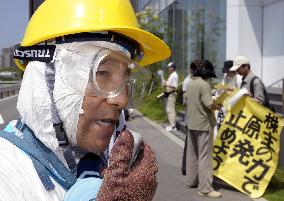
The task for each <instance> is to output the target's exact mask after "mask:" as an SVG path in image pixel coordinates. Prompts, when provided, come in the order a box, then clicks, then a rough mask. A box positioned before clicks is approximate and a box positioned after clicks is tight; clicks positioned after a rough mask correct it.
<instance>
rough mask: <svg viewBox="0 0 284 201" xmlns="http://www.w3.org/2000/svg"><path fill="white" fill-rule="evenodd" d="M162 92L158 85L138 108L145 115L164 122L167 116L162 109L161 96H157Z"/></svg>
mask: <svg viewBox="0 0 284 201" xmlns="http://www.w3.org/2000/svg"><path fill="white" fill-rule="evenodd" d="M161 93H163V88H161V87H159V88H157V89H156V90H154V91H153V92H152V93H151V94H150V95H148V96H146V97H145V98H144V100H143V102H142V103H141V104H140V105H139V107H138V110H139V111H140V112H141V113H142V114H143V115H144V116H146V117H148V118H149V119H151V120H154V121H157V122H166V121H167V117H166V113H165V111H164V109H163V98H162V97H161V98H157V96H158V95H159V94H161Z"/></svg>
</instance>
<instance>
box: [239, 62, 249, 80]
mask: <svg viewBox="0 0 284 201" xmlns="http://www.w3.org/2000/svg"><path fill="white" fill-rule="evenodd" d="M236 71H237V73H238V74H239V75H241V76H244V77H245V76H246V75H247V74H248V72H249V68H248V66H247V65H246V64H243V65H241V66H240V67H239V68H238V69H237V70H236Z"/></svg>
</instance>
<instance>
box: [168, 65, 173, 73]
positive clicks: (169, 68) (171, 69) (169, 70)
mask: <svg viewBox="0 0 284 201" xmlns="http://www.w3.org/2000/svg"><path fill="white" fill-rule="evenodd" d="M168 72H169V73H170V74H171V73H172V72H174V68H173V67H172V66H170V67H168Z"/></svg>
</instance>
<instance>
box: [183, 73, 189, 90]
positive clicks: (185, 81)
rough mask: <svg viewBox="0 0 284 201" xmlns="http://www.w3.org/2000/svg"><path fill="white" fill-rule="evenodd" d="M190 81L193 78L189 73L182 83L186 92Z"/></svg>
mask: <svg viewBox="0 0 284 201" xmlns="http://www.w3.org/2000/svg"><path fill="white" fill-rule="evenodd" d="M190 81H191V78H190V76H189V75H188V76H186V78H185V79H184V80H183V83H182V91H183V92H185V91H186V89H187V88H188V85H189V83H190Z"/></svg>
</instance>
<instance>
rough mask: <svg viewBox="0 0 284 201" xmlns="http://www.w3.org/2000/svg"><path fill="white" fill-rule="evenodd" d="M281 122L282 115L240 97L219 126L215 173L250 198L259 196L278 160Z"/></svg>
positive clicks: (250, 99)
mask: <svg viewBox="0 0 284 201" xmlns="http://www.w3.org/2000/svg"><path fill="white" fill-rule="evenodd" d="M282 125H283V119H282V118H281V117H279V116H277V115H276V114H275V113H273V112H272V111H270V110H269V109H268V108H265V107H264V106H262V105H260V104H258V103H256V102H255V101H254V100H253V99H252V98H250V97H248V96H244V97H242V98H241V99H240V100H239V101H238V102H237V104H236V105H235V106H234V107H233V108H231V110H230V111H228V113H227V114H226V116H225V119H224V121H223V123H222V124H221V127H220V128H219V130H218V135H217V137H216V139H215V142H214V150H213V159H214V160H213V167H214V174H215V176H217V177H219V178H220V179H222V180H223V181H225V182H227V183H228V184H230V185H231V186H233V187H235V188H236V189H238V190H239V191H241V192H243V193H245V194H248V195H249V196H251V197H253V198H258V197H260V196H262V195H263V193H264V192H265V190H266V188H267V185H268V184H269V181H270V179H271V177H272V176H273V174H274V172H275V170H276V167H277V164H278V155H279V149H280V133H281V129H282Z"/></svg>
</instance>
